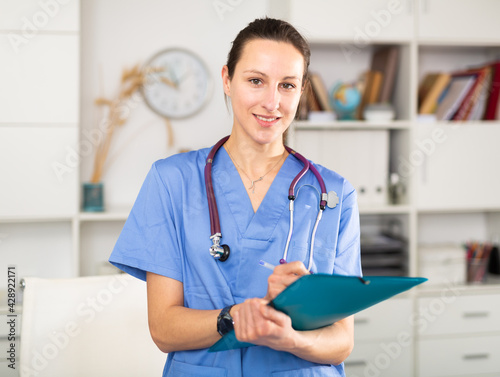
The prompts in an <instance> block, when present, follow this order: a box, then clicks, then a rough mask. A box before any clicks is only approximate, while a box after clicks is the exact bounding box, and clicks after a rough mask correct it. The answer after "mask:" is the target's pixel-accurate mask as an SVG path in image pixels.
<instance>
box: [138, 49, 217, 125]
mask: <svg viewBox="0 0 500 377" xmlns="http://www.w3.org/2000/svg"><path fill="white" fill-rule="evenodd" d="M145 72H146V80H145V82H144V85H143V86H142V94H143V96H144V100H145V102H146V104H147V105H148V106H149V107H150V108H151V110H153V111H154V112H156V113H158V114H159V115H161V116H163V117H166V118H175V119H179V118H186V117H189V116H191V115H193V114H195V113H197V112H198V111H200V110H201V108H203V106H204V105H205V104H206V103H207V102H208V100H209V98H210V96H211V94H212V79H211V77H210V74H209V71H208V69H207V66H206V65H205V63H204V62H203V60H202V59H201V58H199V57H198V56H197V55H196V54H194V53H192V52H191V51H189V50H186V49H183V48H170V49H166V50H163V51H160V52H159V53H157V54H156V55H154V56H153V57H152V58H151V59H150V60H149V61H148V62H147V63H146V66H145Z"/></svg>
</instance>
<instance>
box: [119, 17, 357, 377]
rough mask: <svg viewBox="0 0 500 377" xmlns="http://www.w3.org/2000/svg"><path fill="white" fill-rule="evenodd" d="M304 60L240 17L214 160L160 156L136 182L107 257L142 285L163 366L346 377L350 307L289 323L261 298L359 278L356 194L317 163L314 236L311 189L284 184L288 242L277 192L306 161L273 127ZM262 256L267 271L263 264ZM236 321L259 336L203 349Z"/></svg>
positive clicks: (243, 334)
mask: <svg viewBox="0 0 500 377" xmlns="http://www.w3.org/2000/svg"><path fill="white" fill-rule="evenodd" d="M309 56H310V50H309V47H308V45H307V43H306V41H305V40H304V39H303V38H302V36H301V35H300V34H299V33H298V32H297V31H296V30H295V29H294V28H293V27H292V26H291V25H290V24H288V23H286V22H284V21H280V20H275V19H269V18H265V19H257V20H255V21H253V22H252V23H250V24H249V25H248V26H247V27H246V28H245V29H243V30H242V31H240V33H239V34H238V36H237V37H236V39H235V40H234V41H233V44H232V48H231V51H230V52H229V55H228V61H227V65H225V66H224V67H223V68H222V83H223V87H224V92H225V94H226V96H227V97H229V99H230V103H231V106H232V111H233V127H232V131H231V135H230V136H229V138H228V139H227V141H225V142H224V144H223V145H222V147H220V148H219V149H218V151H217V153H216V154H215V156H213V157H212V158H208V155H209V153H210V152H211V148H207V149H202V150H199V151H193V152H189V153H184V154H179V155H174V156H171V157H169V158H166V159H164V160H160V161H157V162H156V163H154V164H153V166H152V168H151V170H150V172H149V173H148V175H147V178H146V180H145V182H144V184H143V186H142V188H141V191H140V193H139V195H138V198H137V200H136V202H135V204H134V207H133V209H132V211H131V213H130V216H129V218H128V220H127V222H126V224H125V226H124V228H123V231H122V233H121V235H120V237H119V239H118V241H117V244H116V246H115V248H114V250H113V253H112V255H111V257H110V262H111V263H113V264H115V265H116V266H118V267H119V268H121V269H122V270H124V271H125V272H128V273H130V274H132V275H134V276H136V277H138V278H140V279H143V280H146V281H147V295H148V317H149V327H150V332H151V335H152V338H153V340H154V342H155V343H156V345H157V346H158V347H159V348H160V349H161V350H162V351H163V352H167V353H168V358H167V362H166V365H165V369H164V371H163V376H198V377H200V376H210V377H218V376H228V377H239V376H344V368H343V361H344V360H345V358H346V357H347V356H348V355H349V354H350V352H351V350H352V347H353V318H352V317H348V318H345V319H343V320H340V321H338V322H336V323H334V324H332V325H331V326H328V327H324V328H321V329H317V330H312V331H296V330H294V329H293V328H292V327H291V321H290V318H289V317H288V316H287V315H285V314H284V313H282V312H278V311H276V310H274V309H273V308H271V307H270V306H268V305H267V303H268V302H269V301H270V300H272V299H273V298H275V297H276V296H277V295H278V294H279V293H280V292H281V291H282V290H283V289H284V288H285V287H287V286H288V285H290V284H291V283H292V282H294V281H295V280H296V279H298V278H299V277H300V276H302V275H305V274H309V273H311V272H315V273H327V274H343V275H358V276H359V275H361V267H360V252H359V250H360V247H359V214H358V208H357V203H356V193H355V191H354V189H353V187H352V186H351V185H350V184H349V183H348V182H347V181H346V180H345V179H344V178H342V177H341V176H339V175H338V174H336V173H335V172H333V171H330V170H328V169H326V168H324V167H321V166H319V165H314V166H315V167H316V169H317V170H318V172H319V174H320V176H321V177H322V179H323V180H324V183H325V185H326V188H327V190H328V191H329V192H330V191H333V192H334V193H335V194H336V197H338V200H337V201H338V204H337V201H336V202H335V203H334V205H333V206H330V207H334V208H330V207H326V208H325V210H324V211H322V212H323V216H322V220H321V222H319V223H318V224H316V225H317V229H316V231H315V232H314V233H315V236H314V239H313V238H312V236H311V235H312V233H313V228H315V221H316V219H317V214H318V206H319V198H320V197H319V192H320V190H321V187H320V185H319V183H318V182H319V181H318V179H317V178H316V177H315V175H314V174H313V172H312V171H311V170H309V171H308V172H307V173H306V174H305V175H304V176H303V177H301V179H300V180H299V182H298V184H297V187H296V190H295V193H294V195H295V197H296V199H295V201H294V213H295V215H294V216H295V217H294V220H293V221H292V222H293V233H292V236H291V239H290V241H289V245H288V247H287V248H286V247H285V245H286V244H287V238H288V234H289V230H290V217H289V200H288V190H289V186H290V183H291V182H292V181H293V180H294V178H295V177H296V176H297V175H299V173H300V172H301V170H302V169H303V167H304V165H303V162H301V161H299V159H297V157H296V156H294V155H293V154H294V153H293V152H292V153H290V152H291V150H288V149H287V148H285V146H284V144H283V139H284V137H283V135H284V133H285V131H286V130H287V128H288V127H289V125H290V123H291V122H292V120H293V119H294V116H295V113H296V111H297V106H298V104H299V100H300V97H301V94H302V92H303V90H304V86H305V84H306V81H307V72H308V65H309ZM207 160H209V161H208V163H209V164H210V172H211V182H212V185H213V194H212V195H213V197H215V199H216V204H215V206H216V208H217V210H218V215H219V219H220V228H221V233H222V238H221V240H220V242H221V244H222V243H223V244H227V245H228V246H229V249H230V254H229V256H228V257H227V260H225V261H222V260H223V259H225V258H218V259H215V258H214V257H213V256H212V255H211V252H209V249H210V246H211V244H212V241H213V240H212V241H211V235H212V233H211V232H210V230H211V216H210V215H209V200H208V199H207V197H208V198H210V199H212V195H210V194H209V195H208V196H206V195H205V193H206V190H207V185H206V184H205V173H204V170H205V166H206V164H207ZM311 165H312V163H311ZM328 204H329V205H330V203H328ZM312 242H314V248H313V249H312V250H310V249H311V248H310V246H311V243H312ZM285 248H286V249H287V251H286V252H284V250H285ZM261 260H262V261H265V262H267V263H269V264H272V265H277V267H275V268H274V270H273V271H271V270H268V269H266V268H263V267H262V266H261V265H259V261H261ZM280 261H281V263H280ZM233 326H234V331H235V334H236V337H237V339H238V340H240V341H244V342H250V343H253V344H256V345H258V346H256V347H249V348H243V349H236V350H229V351H222V352H216V353H209V352H207V348H208V347H210V346H212V345H213V344H214V343H215V342H216V341H217V340H219V339H220V338H221V335H222V334H225V333H226V332H228V331H230V330H231V328H232V327H233Z"/></svg>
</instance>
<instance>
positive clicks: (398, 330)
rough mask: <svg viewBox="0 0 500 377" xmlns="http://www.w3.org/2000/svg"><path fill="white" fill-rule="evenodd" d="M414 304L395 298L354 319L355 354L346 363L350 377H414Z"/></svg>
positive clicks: (358, 314)
mask: <svg viewBox="0 0 500 377" xmlns="http://www.w3.org/2000/svg"><path fill="white" fill-rule="evenodd" d="M412 308H413V306H412V300H411V299H409V298H392V299H390V300H387V301H384V302H381V303H380V304H377V305H375V306H372V307H370V308H368V309H366V310H363V311H362V312H360V313H357V314H356V315H355V316H354V340H355V341H354V350H353V351H352V353H351V355H350V356H349V357H348V358H347V360H346V361H345V369H346V375H348V376H359V377H361V376H377V375H380V376H387V377H391V376H394V377H398V376H410V375H411V374H412V370H413V366H412V359H413V357H412V353H413V335H412V333H413V330H412V327H411V324H410V321H409V319H410V318H411V315H412Z"/></svg>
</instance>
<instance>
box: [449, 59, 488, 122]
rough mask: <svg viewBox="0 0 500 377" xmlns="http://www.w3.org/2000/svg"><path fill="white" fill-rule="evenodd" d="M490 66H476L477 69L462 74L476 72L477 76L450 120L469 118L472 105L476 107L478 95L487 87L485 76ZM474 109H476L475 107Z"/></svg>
mask: <svg viewBox="0 0 500 377" xmlns="http://www.w3.org/2000/svg"><path fill="white" fill-rule="evenodd" d="M489 71H490V68H489V67H488V66H486V67H482V68H478V69H471V70H468V71H466V72H464V74H467V73H476V74H477V77H476V80H475V81H474V84H473V85H472V87H471V88H470V90H469V91H468V93H467V94H466V96H465V97H464V99H463V101H462V103H461V104H460V106H459V107H458V109H457V111H456V112H455V114H454V115H453V116H452V118H451V119H452V120H455V121H463V120H471V119H470V116H471V112H472V109H473V108H474V107H476V104H477V103H479V100H480V97H481V96H482V95H484V92H485V89H488V85H487V78H488V75H489ZM476 111H478V110H477V109H476Z"/></svg>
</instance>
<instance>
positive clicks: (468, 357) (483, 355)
mask: <svg viewBox="0 0 500 377" xmlns="http://www.w3.org/2000/svg"><path fill="white" fill-rule="evenodd" d="M489 358H490V355H489V354H488V353H476V354H470V355H463V356H462V359H463V360H484V359H489Z"/></svg>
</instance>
